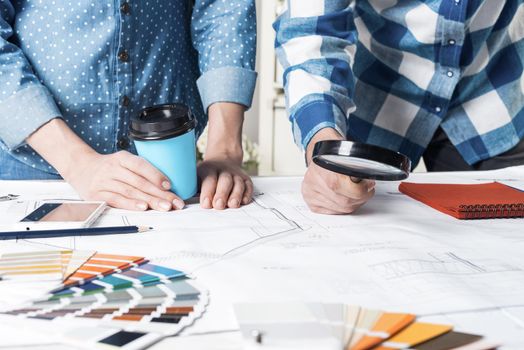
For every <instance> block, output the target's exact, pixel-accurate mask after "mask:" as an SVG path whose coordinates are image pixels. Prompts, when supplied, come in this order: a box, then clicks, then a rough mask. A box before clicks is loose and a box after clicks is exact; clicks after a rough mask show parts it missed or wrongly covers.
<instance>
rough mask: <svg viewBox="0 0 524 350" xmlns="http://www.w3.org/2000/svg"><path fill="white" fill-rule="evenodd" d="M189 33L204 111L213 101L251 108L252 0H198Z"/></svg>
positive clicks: (254, 27)
mask: <svg viewBox="0 0 524 350" xmlns="http://www.w3.org/2000/svg"><path fill="white" fill-rule="evenodd" d="M192 36H193V45H194V46H195V48H196V49H197V51H198V54H199V66H200V71H201V76H200V78H199V79H198V81H197V85H198V89H199V92H200V96H201V98H202V103H203V105H204V108H205V110H207V108H208V107H209V106H210V105H212V104H213V103H216V102H233V103H238V104H242V105H244V106H246V107H247V108H249V107H251V103H252V99H253V94H254V91H255V85H256V79H257V73H256V72H255V57H256V12H255V3H254V1H253V0H241V1H226V0H197V1H196V3H195V8H194V10H193V17H192Z"/></svg>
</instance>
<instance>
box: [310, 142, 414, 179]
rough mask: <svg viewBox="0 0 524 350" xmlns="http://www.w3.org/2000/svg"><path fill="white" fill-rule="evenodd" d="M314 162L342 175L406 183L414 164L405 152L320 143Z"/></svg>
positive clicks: (364, 146) (317, 144) (366, 146)
mask: <svg viewBox="0 0 524 350" xmlns="http://www.w3.org/2000/svg"><path fill="white" fill-rule="evenodd" d="M313 162H315V164H317V165H318V166H320V167H322V168H324V169H327V170H330V171H334V172H336V173H339V174H343V175H348V176H351V177H356V178H360V179H369V180H380V181H398V180H404V179H406V178H408V176H409V172H410V169H411V161H410V160H409V158H408V157H407V156H405V155H403V154H401V153H398V152H394V151H391V150H388V149H385V148H382V147H378V146H373V145H367V144H363V143H357V142H351V141H320V142H317V143H316V144H315V147H314V149H313Z"/></svg>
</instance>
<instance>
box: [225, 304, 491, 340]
mask: <svg viewBox="0 0 524 350" xmlns="http://www.w3.org/2000/svg"><path fill="white" fill-rule="evenodd" d="M235 313H236V315H237V320H238V323H239V325H240V330H241V332H242V335H243V336H244V338H245V340H246V343H247V344H248V345H250V346H251V347H252V348H259V347H260V348H264V349H272V348H274V349H287V348H292V349H337V350H340V349H344V350H367V349H374V350H395V349H416V350H450V349H468V350H488V349H493V348H496V347H497V346H498V344H493V343H488V342H485V341H483V340H482V337H481V336H479V335H474V334H467V333H460V332H454V331H453V326H451V325H442V324H431V323H424V322H418V321H417V320H416V316H415V315H411V314H407V313H391V312H385V311H381V310H371V309H366V308H362V307H359V306H354V305H345V304H322V303H246V304H237V305H235Z"/></svg>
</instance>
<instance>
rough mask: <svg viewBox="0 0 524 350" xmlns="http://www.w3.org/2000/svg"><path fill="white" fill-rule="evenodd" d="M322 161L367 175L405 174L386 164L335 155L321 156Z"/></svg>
mask: <svg viewBox="0 0 524 350" xmlns="http://www.w3.org/2000/svg"><path fill="white" fill-rule="evenodd" d="M319 158H320V159H322V160H323V161H326V162H330V163H333V164H336V165H338V166H341V167H346V168H350V169H354V170H356V171H363V172H364V171H365V172H367V173H372V174H373V175H384V176H388V175H397V176H400V175H403V174H404V172H403V171H402V170H400V169H398V168H395V167H394V166H391V165H387V164H384V163H379V162H376V161H373V160H369V159H362V158H356V157H344V156H334V155H325V156H320V157H319Z"/></svg>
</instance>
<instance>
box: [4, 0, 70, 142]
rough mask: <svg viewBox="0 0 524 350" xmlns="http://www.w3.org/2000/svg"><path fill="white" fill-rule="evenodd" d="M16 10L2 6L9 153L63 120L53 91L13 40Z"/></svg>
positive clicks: (6, 129) (6, 136) (8, 4)
mask: <svg viewBox="0 0 524 350" xmlns="http://www.w3.org/2000/svg"><path fill="white" fill-rule="evenodd" d="M14 17H15V13H14V8H13V6H12V4H11V2H10V1H2V2H0V124H1V125H2V127H0V140H1V141H2V142H3V143H4V144H5V145H6V146H7V148H8V149H9V150H14V149H16V148H18V147H20V146H21V145H23V144H24V143H25V139H26V138H27V137H28V136H29V135H31V134H32V133H33V132H34V131H35V130H37V129H38V128H39V127H41V126H42V125H44V124H45V123H47V122H48V121H50V120H51V119H54V118H57V117H61V112H60V110H59V108H58V106H57V105H56V103H55V101H54V99H53V96H51V93H50V92H49V90H48V89H47V88H46V87H45V86H43V85H42V84H41V83H40V81H39V79H38V78H37V77H36V75H35V74H34V73H33V70H32V68H31V65H30V63H29V61H28V60H27V58H26V57H25V55H24V53H23V52H22V50H21V49H20V48H19V47H18V46H16V45H14V44H13V43H12V42H11V41H10V39H11V38H12V36H13V29H12V24H11V23H12V21H13V20H14Z"/></svg>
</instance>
